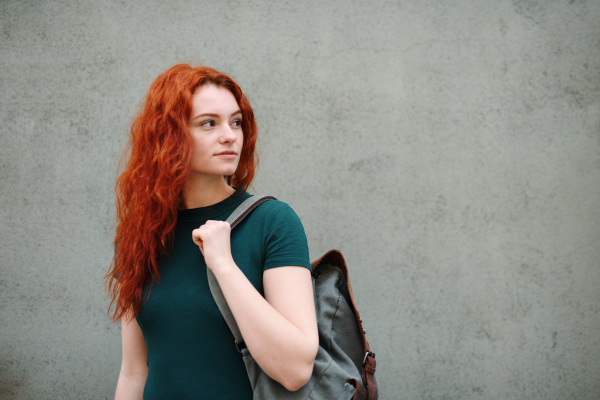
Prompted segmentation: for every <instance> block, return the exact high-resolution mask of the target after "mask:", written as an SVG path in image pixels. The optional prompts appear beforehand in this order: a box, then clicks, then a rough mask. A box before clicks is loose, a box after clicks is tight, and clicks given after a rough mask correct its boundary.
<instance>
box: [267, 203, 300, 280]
mask: <svg viewBox="0 0 600 400" xmlns="http://www.w3.org/2000/svg"><path fill="white" fill-rule="evenodd" d="M264 205H268V206H270V207H269V210H268V212H267V216H266V221H265V263H264V269H265V270H267V269H270V268H276V267H284V266H300V267H306V268H308V269H309V270H310V269H311V267H310V260H309V254H308V242H307V240H306V233H304V227H303V226H302V222H301V221H300V218H298V215H296V213H295V212H294V210H292V208H291V207H290V206H289V205H287V204H286V203H284V202H281V201H267V202H265V203H264Z"/></svg>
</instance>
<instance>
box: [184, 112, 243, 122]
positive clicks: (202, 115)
mask: <svg viewBox="0 0 600 400" xmlns="http://www.w3.org/2000/svg"><path fill="white" fill-rule="evenodd" d="M241 113H242V110H237V111H235V112H234V113H232V114H231V116H232V117H233V116H234V115H237V114H241ZM200 117H213V118H219V117H220V115H219V114H212V113H204V114H199V115H196V116H195V117H194V118H192V121H193V120H195V119H198V118H200Z"/></svg>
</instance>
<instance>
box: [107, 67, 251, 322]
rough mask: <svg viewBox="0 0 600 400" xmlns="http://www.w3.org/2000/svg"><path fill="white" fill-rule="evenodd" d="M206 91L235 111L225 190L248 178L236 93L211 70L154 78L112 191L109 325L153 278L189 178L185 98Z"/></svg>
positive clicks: (241, 101) (246, 113) (136, 307)
mask: <svg viewBox="0 0 600 400" xmlns="http://www.w3.org/2000/svg"><path fill="white" fill-rule="evenodd" d="M206 84H213V85H216V86H220V87H223V88H225V89H227V90H229V91H230V92H231V93H232V94H233V96H234V97H235V99H236V100H237V103H238V105H239V107H240V110H241V111H242V132H243V135H244V146H243V148H242V152H241V154H240V162H239V164H238V167H237V170H236V172H235V174H234V175H232V176H229V177H226V179H227V183H228V184H230V185H231V186H234V187H236V188H243V189H244V190H246V189H247V188H248V186H249V185H250V183H251V182H252V179H253V178H254V173H255V170H256V168H257V166H258V157H257V155H256V154H255V145H256V139H257V129H256V122H255V120H254V112H253V111H252V108H251V107H250V103H249V102H248V100H247V99H246V96H244V94H243V93H242V90H241V89H240V87H239V86H238V85H237V84H236V83H235V82H234V81H233V80H232V79H231V78H230V77H228V76H227V75H225V74H223V73H220V72H218V71H215V70H214V69H212V68H208V67H193V66H190V65H188V64H178V65H175V66H173V67H171V68H169V69H167V70H166V71H164V72H163V73H162V74H161V75H160V76H159V77H158V78H156V80H155V81H154V82H153V83H152V85H151V86H150V89H149V90H148V94H147V95H146V99H145V102H144V103H143V104H142V106H141V107H140V110H139V112H138V114H137V115H136V117H135V119H134V120H133V123H132V125H131V131H130V136H129V141H128V143H127V146H126V148H125V151H124V153H123V156H122V158H121V162H120V163H119V170H120V171H121V170H122V172H121V173H120V175H119V177H118V178H117V181H116V184H115V195H116V196H115V203H116V209H117V213H116V222H117V227H116V234H115V240H114V245H115V254H114V257H113V260H112V263H111V265H110V269H109V271H108V273H107V274H106V276H105V281H106V284H107V291H108V296H109V297H110V298H111V302H110V306H109V314H110V309H111V308H112V306H113V304H114V305H115V308H114V312H113V314H112V321H113V322H115V321H118V320H119V319H121V318H122V317H126V318H134V317H135V316H136V315H137V313H138V312H139V311H140V309H141V307H142V302H143V299H142V290H143V288H144V286H145V285H146V284H149V283H151V282H153V281H158V280H159V279H160V273H159V269H158V262H159V260H160V258H161V257H162V256H164V255H166V254H167V253H168V250H169V248H170V244H171V242H172V238H173V233H174V229H175V224H176V221H177V210H178V209H179V208H181V207H182V204H183V199H182V192H183V188H184V185H185V182H186V179H187V177H188V175H189V173H190V164H191V158H192V146H193V144H192V138H191V133H190V130H189V126H188V123H189V119H190V117H191V113H192V96H193V94H194V92H195V91H196V89H197V88H198V87H200V86H202V85H206ZM123 165H125V167H124V168H122V166H123Z"/></svg>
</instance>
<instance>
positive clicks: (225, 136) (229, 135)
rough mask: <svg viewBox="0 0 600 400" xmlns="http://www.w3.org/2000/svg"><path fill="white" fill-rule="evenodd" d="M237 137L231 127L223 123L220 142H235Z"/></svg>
mask: <svg viewBox="0 0 600 400" xmlns="http://www.w3.org/2000/svg"><path fill="white" fill-rule="evenodd" d="M236 139H237V135H236V134H235V132H234V131H233V129H232V128H231V126H229V125H225V126H224V127H223V131H222V133H221V142H222V143H227V142H230V143H233V142H235V141H236Z"/></svg>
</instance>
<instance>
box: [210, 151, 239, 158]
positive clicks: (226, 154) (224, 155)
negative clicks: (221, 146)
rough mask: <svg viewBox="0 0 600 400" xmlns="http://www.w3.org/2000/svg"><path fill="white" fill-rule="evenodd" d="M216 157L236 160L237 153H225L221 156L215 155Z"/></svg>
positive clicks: (220, 154)
mask: <svg viewBox="0 0 600 400" xmlns="http://www.w3.org/2000/svg"><path fill="white" fill-rule="evenodd" d="M215 157H219V158H226V159H234V158H236V157H237V154H236V153H233V152H223V153H219V154H215Z"/></svg>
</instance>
